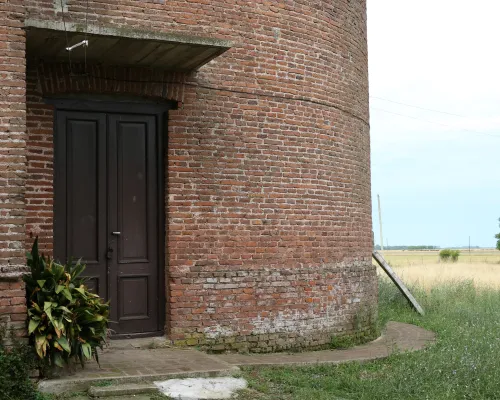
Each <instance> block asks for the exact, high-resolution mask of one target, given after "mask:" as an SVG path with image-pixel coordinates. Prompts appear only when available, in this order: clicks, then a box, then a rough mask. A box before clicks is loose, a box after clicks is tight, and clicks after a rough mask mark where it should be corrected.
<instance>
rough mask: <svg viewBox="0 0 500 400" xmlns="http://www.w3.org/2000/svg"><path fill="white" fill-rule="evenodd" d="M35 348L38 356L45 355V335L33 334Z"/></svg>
mask: <svg viewBox="0 0 500 400" xmlns="http://www.w3.org/2000/svg"><path fill="white" fill-rule="evenodd" d="M35 349H36V352H37V354H38V356H39V357H40V358H43V357H44V356H45V354H46V349H47V336H45V335H36V336H35Z"/></svg>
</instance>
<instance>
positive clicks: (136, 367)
mask: <svg viewBox="0 0 500 400" xmlns="http://www.w3.org/2000/svg"><path fill="white" fill-rule="evenodd" d="M99 360H100V364H101V365H100V366H99V365H98V364H97V363H96V362H87V363H86V364H85V368H84V369H79V368H78V367H77V369H76V371H75V373H74V374H73V375H69V376H65V377H61V378H58V379H50V380H44V381H41V382H40V383H39V384H38V388H39V390H40V391H41V392H44V393H56V394H57V393H64V392H67V391H73V392H74V391H76V392H79V391H86V390H88V388H89V387H90V386H92V385H93V384H94V385H95V384H96V383H97V384H99V383H101V384H102V383H108V384H123V383H144V382H153V381H160V380H166V379H173V378H183V377H186V378H187V377H199V376H210V377H211V376H230V375H232V374H234V373H235V372H237V371H239V369H238V367H236V366H234V365H230V364H227V363H226V362H225V361H223V360H220V359H218V358H217V357H215V356H213V355H210V354H206V353H203V352H201V351H197V350H191V349H188V350H180V349H168V348H167V349H131V350H128V349H113V348H109V349H105V350H104V352H103V353H102V354H101V355H100V357H99Z"/></svg>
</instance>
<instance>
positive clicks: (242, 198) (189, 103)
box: [0, 0, 376, 351]
mask: <svg viewBox="0 0 500 400" xmlns="http://www.w3.org/2000/svg"><path fill="white" fill-rule="evenodd" d="M66 3H67V5H68V13H67V14H66V17H67V18H68V21H71V22H76V23H83V22H84V21H85V17H86V15H85V14H86V7H82V6H81V4H80V3H79V2H77V1H73V0H67V1H66ZM54 4H55V3H54V2H53V1H40V0H26V1H24V2H20V3H19V4H16V5H15V7H12V9H9V11H8V12H6V11H0V59H1V60H2V61H0V82H2V83H1V85H0V164H1V165H5V166H8V168H4V169H2V170H1V172H0V224H1V225H2V226H1V229H0V268H1V271H3V272H14V271H20V270H22V265H23V264H24V251H25V247H26V246H27V245H26V244H29V243H31V241H32V238H33V237H34V236H39V237H40V246H41V248H42V250H43V251H45V252H47V253H49V254H50V253H51V252H52V249H53V214H54V211H53V203H54V202H53V200H54V191H53V187H52V182H53V179H54V171H53V168H54V166H53V157H54V145H53V131H52V130H53V109H52V107H51V106H50V105H48V104H45V103H44V101H43V98H44V97H45V96H51V95H58V94H75V93H81V94H84V93H85V94H87V93H92V94H108V95H115V96H119V95H126V96H136V97H142V98H149V99H155V100H161V99H169V100H176V101H178V102H179V103H180V104H181V107H180V108H179V109H178V110H175V111H171V112H170V113H169V121H168V143H167V150H166V153H167V154H166V158H165V160H166V166H165V176H166V182H167V188H166V193H165V202H166V213H167V215H166V217H167V221H168V224H169V225H168V227H167V228H168V229H166V230H167V232H168V237H167V241H166V243H167V244H166V246H167V248H166V253H167V254H168V260H167V265H166V269H167V276H168V278H169V282H171V286H170V287H168V291H167V293H169V296H170V297H169V298H168V299H167V302H168V305H167V316H166V320H167V323H166V326H167V327H166V329H167V333H168V334H169V335H170V337H171V338H172V339H173V340H183V341H184V343H187V344H198V345H205V346H207V347H210V346H211V347H212V348H213V349H214V350H223V349H225V348H232V349H246V348H247V347H248V348H249V349H250V350H251V351H272V350H279V349H288V348H294V347H300V346H304V347H319V346H321V345H322V344H324V343H327V342H329V340H330V336H331V335H332V334H346V333H352V330H353V329H354V328H353V326H354V325H353V318H354V317H355V316H356V315H357V316H359V315H361V314H363V315H365V314H366V315H369V316H370V317H366V318H364V320H363V321H365V322H363V323H364V325H365V328H366V329H368V327H369V326H370V325H371V324H373V318H372V314H373V312H374V311H373V310H372V306H373V307H374V306H376V277H375V271H374V268H373V267H372V266H371V248H372V232H371V200H370V148H369V145H370V143H369V125H368V73H367V46H366V9H365V7H366V4H365V1H364V0H359V1H348V0H334V1H326V0H322V1H317V2H312V1H311V0H297V1H294V2H281V3H280V4H279V7H278V6H277V5H276V2H269V1H268V0H255V1H254V2H252V3H251V4H250V3H245V2H239V3H238V2H235V1H234V0H221V1H213V0H206V1H203V2H200V1H197V0H170V1H168V2H167V1H153V0H152V1H141V2H137V1H135V0H134V1H133V0H124V1H121V2H118V3H117V2H116V1H113V0H100V1H94V0H89V10H91V12H90V14H89V15H88V18H89V21H90V22H91V23H92V24H96V25H106V26H112V27H118V28H122V27H134V28H137V29H147V30H155V31H160V32H177V33H181V34H188V35H200V36H204V37H205V36H210V37H220V38H224V39H229V40H231V41H233V42H234V43H235V46H234V47H233V48H232V49H231V50H230V51H228V52H227V53H225V54H224V55H222V56H221V57H219V58H217V59H215V60H214V61H212V62H211V63H209V64H208V65H206V66H204V67H203V68H201V69H200V70H199V71H198V72H196V73H194V74H184V75H183V74H179V73H172V72H165V71H159V70H154V69H150V68H129V67H123V68H118V67H105V66H103V65H90V66H89V68H90V70H91V71H92V77H91V79H87V80H81V79H71V78H70V76H69V72H70V71H69V66H68V65H67V64H59V63H52V62H46V63H43V62H39V61H37V60H34V59H32V58H31V57H30V54H28V55H27V58H28V62H27V64H26V63H25V57H24V56H23V55H24V49H25V45H24V41H25V34H24V30H23V29H22V28H23V19H24V16H25V15H29V16H30V18H33V19H42V20H53V21H60V17H61V13H60V12H55V11H56V10H54ZM5 7H10V5H9V4H8V3H7V4H6V5H5ZM5 10H6V9H5ZM104 56H105V55H104ZM25 65H27V67H26V66H25ZM74 67H75V68H81V66H80V65H78V64H76V65H75V66H74ZM26 68H27V76H25V75H26V74H25V70H26ZM134 80H148V81H150V82H148V83H143V84H141V83H137V82H134ZM10 285H13V286H10ZM19 291H21V292H23V291H24V289H23V284H22V283H21V282H20V281H19V282H16V283H14V284H12V283H9V284H8V285H7V286H5V282H4V283H2V281H1V279H0V297H1V298H2V299H4V298H11V299H13V300H14V303H17V302H18V301H20V300H16V299H20V298H22V296H23V295H22V294H21V295H19ZM2 292H4V293H5V294H6V295H4V296H2ZM16 293H17V294H16ZM358 299H359V302H358ZM0 301H1V300H0ZM5 306H8V307H11V313H12V315H13V316H15V318H18V316H19V315H21V314H16V313H18V312H23V311H22V310H21V308H17V307H21V303H18V304H10V303H9V304H8V305H7V304H6V305H5ZM0 307H4V305H0ZM14 309H15V311H14ZM16 321H18V320H17V319H16ZM363 329H364V328H363ZM195 334H196V335H198V336H193V335H195ZM272 335H274V336H272ZM195 342H196V343H195ZM246 343H248V346H247V344H246Z"/></svg>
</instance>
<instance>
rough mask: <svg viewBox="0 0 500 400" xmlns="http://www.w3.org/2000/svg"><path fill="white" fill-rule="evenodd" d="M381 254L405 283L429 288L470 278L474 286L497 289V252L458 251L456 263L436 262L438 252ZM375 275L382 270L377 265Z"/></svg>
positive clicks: (499, 272)
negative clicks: (377, 268) (377, 269)
mask: <svg viewBox="0 0 500 400" xmlns="http://www.w3.org/2000/svg"><path fill="white" fill-rule="evenodd" d="M383 254H384V257H385V259H386V260H387V261H388V262H389V264H390V265H391V266H392V267H393V268H394V270H395V271H396V273H397V274H398V275H399V276H400V277H401V279H402V280H403V282H405V283H407V284H410V285H411V284H418V285H419V286H422V287H424V288H427V289H428V288H431V287H434V286H436V285H439V284H441V283H446V282H456V281H462V280H472V281H473V282H474V284H475V285H476V286H491V287H496V288H500V251H497V250H494V249H491V250H490V249H488V250H483V249H481V250H472V251H471V252H470V253H469V251H468V250H462V251H461V254H460V257H459V260H458V262H456V263H451V262H446V263H443V262H440V261H439V251H401V250H392V251H384V253H383ZM379 274H381V275H385V273H384V272H383V271H382V270H381V269H380V268H379Z"/></svg>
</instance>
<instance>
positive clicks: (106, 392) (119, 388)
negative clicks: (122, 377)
mask: <svg viewBox="0 0 500 400" xmlns="http://www.w3.org/2000/svg"><path fill="white" fill-rule="evenodd" d="M149 393H158V388H157V387H156V386H155V385H153V384H148V383H142V384H141V383H131V384H128V385H111V386H91V387H90V388H89V390H88V395H89V396H90V397H112V396H120V397H122V396H136V395H139V394H149Z"/></svg>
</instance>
